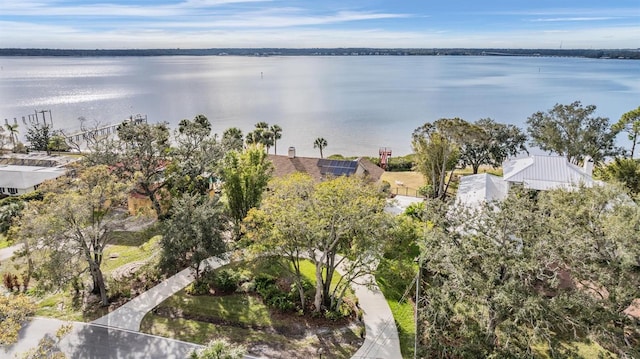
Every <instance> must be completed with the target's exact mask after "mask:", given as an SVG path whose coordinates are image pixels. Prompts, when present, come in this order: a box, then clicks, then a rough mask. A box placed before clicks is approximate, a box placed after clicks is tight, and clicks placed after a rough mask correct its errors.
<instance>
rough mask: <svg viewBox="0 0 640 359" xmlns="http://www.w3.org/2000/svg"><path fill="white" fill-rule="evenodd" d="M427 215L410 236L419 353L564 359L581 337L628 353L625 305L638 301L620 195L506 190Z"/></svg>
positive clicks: (639, 268)
mask: <svg viewBox="0 0 640 359" xmlns="http://www.w3.org/2000/svg"><path fill="white" fill-rule="evenodd" d="M433 208H435V207H430V210H429V211H426V213H428V216H429V217H428V221H427V226H426V228H427V229H426V232H425V236H424V239H423V240H421V241H420V245H421V248H422V255H421V263H422V266H421V267H422V273H423V278H424V279H423V282H422V283H421V292H422V294H423V295H422V297H421V300H420V302H419V303H420V304H419V308H420V319H421V320H420V326H421V327H422V329H421V330H420V332H421V333H423V335H422V336H421V341H420V346H419V347H420V352H421V354H422V355H425V356H427V357H441V358H450V357H513V358H516V357H532V356H535V355H534V351H538V352H540V351H542V352H545V354H548V355H551V356H571V355H572V354H573V355H576V353H575V352H573V351H572V349H571V345H570V344H571V343H572V342H574V341H582V340H584V339H585V338H591V339H593V340H595V341H596V342H598V343H599V344H600V345H601V346H602V347H604V348H605V349H607V350H609V351H611V352H613V353H615V354H617V355H619V356H620V357H625V355H626V357H635V356H638V354H639V353H638V348H640V346H639V345H638V343H640V326H639V323H638V321H637V320H636V319H633V318H631V317H629V316H628V315H627V313H626V310H627V308H629V306H630V305H631V304H632V303H633V301H634V300H635V299H636V298H640V289H638V288H640V287H639V285H640V262H639V261H638V258H640V241H638V233H639V232H638V229H640V210H639V209H638V207H637V205H635V204H634V203H633V202H632V201H631V200H630V199H629V198H628V197H626V195H624V193H623V192H620V191H619V190H617V189H615V188H612V187H600V186H595V187H593V188H582V189H580V190H576V191H565V190H554V191H549V192H539V193H537V194H533V193H528V192H518V191H516V192H514V193H511V194H510V196H509V197H508V198H507V199H506V200H505V201H503V202H497V203H489V204H487V205H486V206H484V207H483V208H481V209H480V210H475V211H465V210H461V209H459V208H458V209H445V210H444V211H442V212H439V213H440V215H438V214H437V213H438V212H437V211H433ZM539 354H540V353H538V355H539Z"/></svg>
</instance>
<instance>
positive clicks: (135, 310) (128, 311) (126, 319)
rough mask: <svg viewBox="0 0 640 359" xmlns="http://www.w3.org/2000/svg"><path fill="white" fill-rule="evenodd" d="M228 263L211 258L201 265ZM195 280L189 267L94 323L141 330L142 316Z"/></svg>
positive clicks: (213, 265) (216, 265)
mask: <svg viewBox="0 0 640 359" xmlns="http://www.w3.org/2000/svg"><path fill="white" fill-rule="evenodd" d="M228 263H229V261H228V260H222V259H218V258H209V259H207V260H205V261H203V263H202V264H201V266H204V265H205V264H208V265H209V266H210V268H212V269H216V268H218V267H220V266H223V265H225V264H228ZM193 280H194V277H193V274H192V273H191V268H187V269H185V270H183V271H181V272H179V273H177V274H175V275H174V276H172V277H170V278H168V279H167V280H165V281H163V282H162V283H160V284H158V285H157V286H155V287H153V288H151V289H149V290H148V291H146V292H144V293H142V294H140V295H139V296H137V297H135V298H134V299H132V300H131V301H129V302H127V303H125V304H124V305H123V306H121V307H120V308H118V309H116V310H114V311H113V312H111V313H109V314H107V315H105V316H103V317H101V318H98V319H96V320H94V321H93V322H92V323H94V324H100V325H104V326H108V327H112V328H120V329H126V330H133V331H136V332H137V331H140V323H142V318H144V316H145V315H146V314H147V313H148V312H149V311H151V309H153V308H155V307H156V306H157V305H158V304H160V303H162V302H163V301H164V300H165V299H167V298H169V297H171V296H172V295H174V294H176V293H177V292H178V291H180V290H181V289H183V288H184V287H186V286H187V285H189V284H190V283H191V282H193Z"/></svg>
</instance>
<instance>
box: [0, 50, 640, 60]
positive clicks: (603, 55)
mask: <svg viewBox="0 0 640 359" xmlns="http://www.w3.org/2000/svg"><path fill="white" fill-rule="evenodd" d="M0 56H6V57H8V56H25V57H26V56H62V57H120V56H138V57H141V56H253V57H267V56H521V57H581V58H593V59H628V60H640V48H639V49H496V48H477V49H476V48H473V49H466V48H441V49H439V48H398V49H379V48H300V49H291V48H211V49H95V50H83V49H36V48H2V49H0Z"/></svg>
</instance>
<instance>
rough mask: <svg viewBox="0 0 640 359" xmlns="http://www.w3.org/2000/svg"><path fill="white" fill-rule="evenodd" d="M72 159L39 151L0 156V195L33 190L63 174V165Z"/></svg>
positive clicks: (15, 194)
mask: <svg viewBox="0 0 640 359" xmlns="http://www.w3.org/2000/svg"><path fill="white" fill-rule="evenodd" d="M73 160H74V159H71V158H69V157H60V156H47V155H44V154H39V153H34V154H28V155H11V156H3V157H0V196H1V195H9V196H19V195H21V194H25V193H29V192H31V191H34V190H36V189H37V188H38V186H39V185H40V184H41V183H42V182H44V181H46V180H50V179H54V178H58V177H60V176H62V175H64V174H65V173H66V169H65V168H64V167H63V166H64V165H65V164H67V163H70V162H72V161H73Z"/></svg>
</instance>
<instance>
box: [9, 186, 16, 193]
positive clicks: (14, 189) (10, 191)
mask: <svg viewBox="0 0 640 359" xmlns="http://www.w3.org/2000/svg"><path fill="white" fill-rule="evenodd" d="M16 193H18V189H17V188H11V187H9V194H16Z"/></svg>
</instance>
